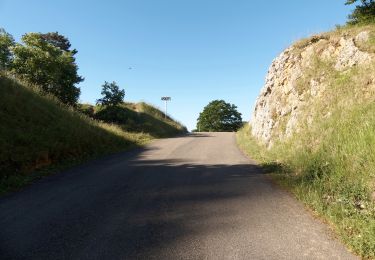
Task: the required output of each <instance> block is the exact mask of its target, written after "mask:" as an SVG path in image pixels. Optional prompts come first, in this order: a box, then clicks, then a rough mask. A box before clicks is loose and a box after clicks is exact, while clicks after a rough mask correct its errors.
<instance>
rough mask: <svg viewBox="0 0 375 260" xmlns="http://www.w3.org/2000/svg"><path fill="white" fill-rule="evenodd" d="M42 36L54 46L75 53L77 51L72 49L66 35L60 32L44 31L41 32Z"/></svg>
mask: <svg viewBox="0 0 375 260" xmlns="http://www.w3.org/2000/svg"><path fill="white" fill-rule="evenodd" d="M40 37H41V38H42V39H43V40H44V41H46V42H48V43H50V44H52V45H53V46H55V47H57V48H59V49H61V50H63V51H71V52H73V53H74V54H75V53H77V50H75V49H74V50H70V47H71V44H70V42H69V40H68V38H66V37H65V36H63V35H61V34H59V33H58V32H49V33H42V34H40Z"/></svg>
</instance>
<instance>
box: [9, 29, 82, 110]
mask: <svg viewBox="0 0 375 260" xmlns="http://www.w3.org/2000/svg"><path fill="white" fill-rule="evenodd" d="M22 42H23V43H24V45H22V44H16V45H15V47H14V48H13V52H14V60H13V66H12V67H13V71H14V72H15V74H17V75H18V76H19V77H20V78H22V79H24V80H27V81H28V82H30V83H31V84H35V85H38V86H40V87H41V88H42V90H44V91H45V92H47V93H50V94H52V95H54V96H56V97H57V98H58V99H59V100H60V101H61V102H63V103H65V104H68V105H73V106H75V105H76V104H77V101H78V98H79V95H80V89H79V88H78V87H76V86H75V85H76V84H78V83H79V82H82V81H83V78H82V77H81V76H79V75H78V72H77V71H78V66H77V64H76V63H75V57H74V55H75V54H76V53H77V51H76V50H70V49H69V47H70V42H69V41H68V39H67V38H65V37H64V36H62V35H59V34H58V33H53V34H41V33H28V34H25V35H24V36H22Z"/></svg>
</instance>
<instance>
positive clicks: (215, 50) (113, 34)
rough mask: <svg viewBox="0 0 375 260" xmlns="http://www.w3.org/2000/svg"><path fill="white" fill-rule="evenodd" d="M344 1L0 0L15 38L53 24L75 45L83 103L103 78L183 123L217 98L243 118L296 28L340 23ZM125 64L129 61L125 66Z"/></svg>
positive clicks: (306, 30)
mask: <svg viewBox="0 0 375 260" xmlns="http://www.w3.org/2000/svg"><path fill="white" fill-rule="evenodd" d="M344 2H345V1H344V0H328V1H327V0H314V1H308V0H285V1H280V0H268V1H250V0H248V1H244V0H243V1H242V0H222V1H220V0H133V1H129V0H128V1H127V0H124V1H120V0H118V1H113V0H106V1H77V0H76V1H71V0H65V1H48V0H44V1H42V0H33V1H30V0H24V1H18V0H0V27H3V28H5V30H7V31H8V32H9V33H11V34H12V35H13V36H14V37H15V38H16V40H19V39H20V37H21V36H22V35H23V34H24V33H26V32H51V31H53V32H54V31H58V32H59V33H61V34H63V35H65V36H67V37H68V38H69V39H70V41H71V43H72V47H73V48H76V49H77V50H78V54H77V63H78V65H79V74H80V75H82V76H83V77H84V78H85V81H84V82H82V83H81V84H80V85H79V87H80V88H81V97H80V100H81V101H82V102H89V103H94V102H95V100H96V99H98V98H99V97H100V90H101V85H102V84H103V83H104V81H116V82H117V83H118V84H119V85H120V86H121V87H122V88H124V89H125V91H126V97H125V99H126V100H127V101H146V102H149V103H152V104H154V105H156V106H159V107H163V103H162V102H161V101H160V97H161V96H171V97H172V102H171V103H170V104H169V112H170V114H171V115H172V116H173V117H174V118H176V119H177V120H179V121H181V122H182V123H184V124H185V125H186V126H187V127H188V128H189V129H190V130H191V129H193V128H195V124H196V118H197V117H198V114H199V112H201V111H202V109H203V107H204V106H205V105H207V104H208V102H210V101H212V100H214V99H224V100H226V101H227V102H230V103H234V104H235V105H237V106H238V109H239V111H240V112H241V113H242V115H243V119H244V120H249V118H250V115H251V112H252V109H253V105H254V102H255V99H256V97H257V95H258V93H259V91H260V89H261V87H262V85H263V82H264V78H265V76H266V73H267V70H268V67H269V65H270V64H271V62H272V60H273V59H274V58H275V56H276V55H278V54H279V53H280V52H281V51H282V50H283V49H284V48H286V47H287V46H288V45H289V44H290V43H292V42H293V41H295V40H298V39H299V38H301V37H305V36H309V35H311V34H313V33H317V32H321V31H326V30H330V29H332V28H334V26H335V25H336V24H343V23H345V20H346V17H347V15H348V13H349V12H350V10H351V9H352V7H348V6H344ZM129 67H132V69H128V68H129Z"/></svg>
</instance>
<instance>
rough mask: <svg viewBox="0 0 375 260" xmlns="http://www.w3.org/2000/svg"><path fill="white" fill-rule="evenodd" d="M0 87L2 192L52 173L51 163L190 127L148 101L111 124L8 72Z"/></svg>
mask: <svg viewBox="0 0 375 260" xmlns="http://www.w3.org/2000/svg"><path fill="white" fill-rule="evenodd" d="M0 88H1V90H2V95H1V96H0V104H1V105H0V118H1V124H0V193H3V192H5V191H8V190H11V189H14V188H17V187H20V186H22V185H24V184H25V183H28V182H30V181H31V180H32V179H35V178H38V177H40V176H41V175H44V174H47V173H49V172H51V167H52V168H54V169H55V168H56V167H57V168H59V167H65V166H66V165H71V164H76V163H78V162H81V161H82V160H86V159H88V158H93V157H97V156H100V155H103V154H108V153H113V152H117V151H123V150H126V149H129V148H131V147H136V146H139V145H143V144H145V143H147V142H148V141H150V140H151V139H153V138H157V137H168V136H173V135H176V134H179V133H184V132H186V129H185V128H184V127H183V126H182V125H181V124H179V123H177V122H175V121H174V120H172V119H170V118H168V119H166V120H165V119H164V118H163V116H162V112H160V111H159V110H158V109H156V108H154V107H152V106H150V105H147V104H145V103H139V104H126V105H124V106H122V109H126V111H127V114H123V113H122V111H120V112H119V114H118V115H116V116H118V117H120V116H122V118H123V119H126V120H128V122H129V123H127V122H123V123H122V124H115V123H114V124H108V123H104V122H102V121H99V120H93V119H91V118H89V117H88V116H86V115H84V114H83V113H79V112H77V111H75V110H73V109H71V108H68V107H67V106H65V105H63V104H61V103H60V102H58V101H56V99H54V98H53V97H51V96H45V95H43V96H42V95H40V93H39V90H38V89H37V88H32V87H30V86H26V85H25V84H23V83H20V82H19V81H17V80H13V79H9V78H8V77H6V76H0ZM86 107H87V106H86ZM103 110H105V108H102V111H103Z"/></svg>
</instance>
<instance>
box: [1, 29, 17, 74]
mask: <svg viewBox="0 0 375 260" xmlns="http://www.w3.org/2000/svg"><path fill="white" fill-rule="evenodd" d="M14 44H15V43H14V39H13V36H12V35H10V34H9V33H7V32H6V31H5V30H4V29H2V28H0V71H1V70H6V69H8V68H9V67H10V64H11V62H12V52H11V48H12V47H13V46H14Z"/></svg>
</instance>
